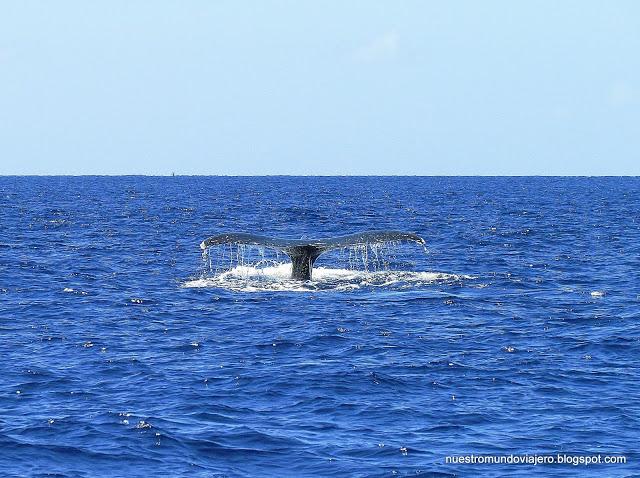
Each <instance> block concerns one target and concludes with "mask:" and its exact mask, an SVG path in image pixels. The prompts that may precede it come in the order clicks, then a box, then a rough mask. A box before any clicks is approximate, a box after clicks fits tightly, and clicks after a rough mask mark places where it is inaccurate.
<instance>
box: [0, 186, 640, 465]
mask: <svg viewBox="0 0 640 478" xmlns="http://www.w3.org/2000/svg"><path fill="white" fill-rule="evenodd" d="M639 192H640V179H638V178H420V177H408V178H401V177H393V178H374V177H371V178H368V177H367V178H364V177H363V178H355V177H352V178H332V177H308V178H307V177H298V178H296V177H269V178H264V177H263V178H224V177H41V178H38V177H2V178H0V359H1V360H0V475H1V476H57V477H85V476H86V477H93V476H101V477H104V476H129V477H137V476H140V477H143V476H194V477H213V476H393V475H396V476H415V475H419V476H443V477H445V476H530V475H531V474H532V473H533V472H534V471H535V472H537V473H541V472H542V473H544V474H546V475H547V476H576V475H580V476H586V475H589V476H639V474H640V467H639V466H638V463H639V460H640V453H639V451H638V444H639V443H640V402H639V398H640V370H639V367H638V363H637V362H638V359H640V326H639V318H640V281H639V279H640V276H639V274H638V269H639V266H640V261H639V258H640V194H639ZM369 229H400V230H408V231H414V232H417V233H418V234H420V235H421V236H423V237H424V238H425V240H426V242H427V253H425V252H424V251H423V250H422V249H421V248H420V247H415V245H413V246H412V245H404V246H399V247H398V248H397V249H398V250H397V253H395V252H393V253H392V259H393V260H392V261H391V262H393V263H394V264H392V265H395V266H396V267H391V268H392V269H395V270H394V271H385V270H383V271H373V270H368V269H365V266H363V267H362V268H359V266H358V260H357V258H356V260H355V261H354V260H353V258H352V257H349V258H347V259H346V260H345V261H344V263H341V262H340V261H341V260H343V259H342V258H341V257H340V256H336V257H334V258H329V261H328V262H327V263H326V264H325V266H324V267H323V266H322V263H321V262H322V261H320V260H319V263H318V266H319V267H318V269H317V272H318V271H319V272H318V276H317V277H316V276H314V281H313V282H311V283H309V284H303V285H300V284H295V283H291V282H290V281H288V280H287V279H286V277H282V278H281V277H280V276H279V275H277V274H276V275H273V276H271V277H270V278H268V280H264V279H260V280H255V279H252V278H244V279H243V276H242V274H238V275H237V277H236V276H234V277H233V280H231V279H230V278H229V277H228V276H225V277H226V278H225V279H224V280H222V279H220V276H219V271H217V270H216V271H214V270H212V269H211V267H210V266H209V265H208V264H206V263H205V262H203V257H202V255H201V251H200V249H199V244H200V242H201V241H202V240H203V239H205V238H206V237H207V236H209V235H212V234H216V233H220V232H229V231H247V232H255V233H260V234H267V235H273V236H282V237H290V238H300V237H315V236H332V235H341V234H347V233H353V232H359V231H362V230H369ZM392 249H393V247H392ZM356 255H357V254H356ZM354 262H355V264H354ZM363 264H364V262H363ZM236 266H237V264H236ZM236 271H237V268H236ZM225 281H226V282H225ZM243 281H245V282H243ZM511 453H513V454H518V455H522V454H556V453H566V454H573V455H579V454H583V455H594V454H602V455H612V454H619V455H624V456H626V458H627V461H628V463H627V464H626V465H596V466H577V467H576V466H572V465H537V466H535V467H534V466H533V465H507V464H503V465H469V464H450V463H449V464H448V463H446V462H445V459H446V457H447V456H452V455H468V454H476V455H491V454H493V455H508V454H511Z"/></svg>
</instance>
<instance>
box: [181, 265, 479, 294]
mask: <svg viewBox="0 0 640 478" xmlns="http://www.w3.org/2000/svg"><path fill="white" fill-rule="evenodd" d="M472 278H473V277H472V276H467V275H457V274H445V273H441V272H412V271H362V270H353V269H334V268H327V267H316V268H314V269H313V276H312V280H310V281H298V280H293V279H291V264H290V263H284V264H280V265H277V266H270V267H263V268H260V267H253V266H245V265H242V266H241V265H239V266H236V267H233V268H231V269H229V270H227V271H225V272H222V273H220V274H216V275H213V276H203V277H200V278H198V279H193V280H189V281H186V282H185V283H183V284H182V286H183V287H186V288H220V289H228V290H232V291H237V292H260V291H287V292H309V291H351V290H357V289H361V288H376V287H392V286H395V287H401V288H402V287H415V286H419V285H424V284H431V283H434V282H456V281H460V280H465V279H472Z"/></svg>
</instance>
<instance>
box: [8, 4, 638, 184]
mask: <svg viewBox="0 0 640 478" xmlns="http://www.w3.org/2000/svg"><path fill="white" fill-rule="evenodd" d="M172 172H175V173H176V174H213V175H234V174H238V175H262V174H296V175H298V174H302V175H305V174H339V175H342V174H346V175H349V174H358V175H367V174H375V175H386V174H409V175H640V2H636V1H631V0H614V1H604V0H601V1H588V0H583V1H576V0H573V1H562V2H557V1H549V0H546V1H544V0H543V1H521V2H513V1H506V0H505V1H491V0H487V1H482V2H478V1H462V0H455V1H452V2H443V1H399V2H392V1H386V2H379V1H373V0H368V1H347V2H343V1H326V2H311V1H269V0H265V1H244V2H242V1H230V0H229V1H208V0H197V1H196V0H189V1H182V2H178V1H173V0H172V1H170V0H155V1H151V0H148V1H143V0H126V1H125V0H109V1H101V0H96V1H91V2H84V1H65V0H62V1H57V2H48V1H33V0H23V1H19V2H11V1H1V0H0V174H3V175H4V174H159V175H165V174H171V173H172Z"/></svg>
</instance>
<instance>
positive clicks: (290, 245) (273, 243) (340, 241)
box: [200, 231, 425, 280]
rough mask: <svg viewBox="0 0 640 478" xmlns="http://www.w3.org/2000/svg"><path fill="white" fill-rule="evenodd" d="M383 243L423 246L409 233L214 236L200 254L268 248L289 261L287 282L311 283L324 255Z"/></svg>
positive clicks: (204, 245)
mask: <svg viewBox="0 0 640 478" xmlns="http://www.w3.org/2000/svg"><path fill="white" fill-rule="evenodd" d="M385 242H416V243H418V244H421V245H424V244H425V242H424V239H422V238H421V237H420V236H418V235H417V234H413V233H411V232H400V231H369V232H361V233H358V234H351V235H348V236H340V237H333V238H329V239H315V240H314V239H280V238H276V237H266V236H258V235H255V234H246V233H242V232H240V233H227V234H218V235H217V236H212V237H210V238H208V239H205V240H204V241H202V243H201V244H200V247H201V248H202V249H203V250H204V249H206V248H208V247H211V246H216V245H220V244H246V245H255V246H261V247H269V248H272V249H276V250H279V251H282V252H284V253H285V254H287V255H288V256H289V258H290V259H291V265H292V267H291V278H292V279H296V280H311V274H312V272H313V264H314V263H315V261H316V259H318V257H319V256H320V254H323V253H325V252H327V251H330V250H333V249H341V248H344V247H350V246H359V245H368V244H380V243H385Z"/></svg>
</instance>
